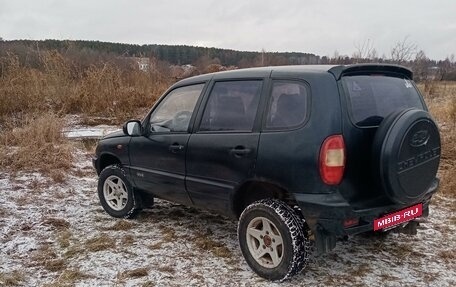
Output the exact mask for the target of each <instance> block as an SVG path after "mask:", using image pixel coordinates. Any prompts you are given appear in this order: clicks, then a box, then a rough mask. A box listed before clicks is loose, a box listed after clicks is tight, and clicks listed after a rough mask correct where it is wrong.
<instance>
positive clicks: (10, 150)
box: [0, 51, 173, 182]
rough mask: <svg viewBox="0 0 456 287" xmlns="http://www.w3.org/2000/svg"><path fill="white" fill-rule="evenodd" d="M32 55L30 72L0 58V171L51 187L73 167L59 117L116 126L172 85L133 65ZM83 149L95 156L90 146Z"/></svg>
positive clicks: (52, 53)
mask: <svg viewBox="0 0 456 287" xmlns="http://www.w3.org/2000/svg"><path fill="white" fill-rule="evenodd" d="M35 52H36V53H37V54H38V55H39V57H38V58H37V61H38V62H37V63H35V64H34V66H33V68H32V67H30V66H27V65H26V64H24V63H22V62H21V60H20V59H19V57H18V56H17V55H14V54H11V53H6V56H4V57H0V67H1V70H0V168H8V169H10V170H11V171H18V170H26V171H29V170H38V171H41V172H44V173H46V174H48V175H50V177H51V178H52V179H53V180H54V181H55V182H63V181H64V180H65V173H64V172H63V171H64V170H67V169H68V168H69V167H70V166H71V162H72V157H71V152H70V150H71V148H70V146H69V145H68V142H67V140H66V139H65V138H64V137H63V136H62V133H61V131H62V127H63V125H64V121H63V118H62V116H63V115H65V114H80V115H82V118H83V119H98V122H101V121H102V122H105V123H107V122H108V123H110V124H120V123H122V122H124V121H125V120H127V119H130V118H131V117H132V116H133V115H136V114H137V111H144V110H147V109H148V108H150V107H151V106H152V104H153V103H154V102H155V101H156V99H157V98H158V96H159V95H160V94H161V93H162V92H163V91H164V90H165V89H166V88H167V87H168V86H169V85H170V84H171V83H172V81H173V80H172V79H171V77H170V76H169V75H168V74H167V73H163V71H161V70H158V68H156V69H151V71H150V72H147V73H146V72H143V71H140V70H139V69H138V68H137V65H136V64H135V63H131V65H126V64H125V63H123V64H122V65H120V64H119V63H118V62H116V61H114V60H113V61H109V62H94V63H93V64H92V65H83V64H82V62H83V60H84V59H79V60H80V62H75V60H74V59H70V58H67V56H66V55H62V54H60V53H58V52H56V51H44V52H40V51H35ZM4 55H5V54H4ZM84 145H85V146H86V149H87V150H93V147H94V143H93V142H87V143H84Z"/></svg>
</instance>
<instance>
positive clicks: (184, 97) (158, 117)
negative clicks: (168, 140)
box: [149, 84, 204, 132]
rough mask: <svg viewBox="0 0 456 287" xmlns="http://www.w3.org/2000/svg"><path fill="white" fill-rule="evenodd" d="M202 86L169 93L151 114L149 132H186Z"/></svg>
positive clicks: (193, 86)
mask: <svg viewBox="0 0 456 287" xmlns="http://www.w3.org/2000/svg"><path fill="white" fill-rule="evenodd" d="M203 87H204V84H199V85H192V86H187V87H182V88H177V89H175V90H173V91H171V92H170V93H169V94H168V95H167V96H166V98H165V99H163V101H162V102H161V103H160V104H159V106H158V107H157V108H156V109H155V111H154V112H153V113H152V115H151V117H150V121H149V127H150V131H151V132H186V131H187V129H188V124H189V122H190V118H191V117H192V114H193V110H194V109H195V105H196V101H197V100H198V97H199V95H200V94H201V91H202V90H203Z"/></svg>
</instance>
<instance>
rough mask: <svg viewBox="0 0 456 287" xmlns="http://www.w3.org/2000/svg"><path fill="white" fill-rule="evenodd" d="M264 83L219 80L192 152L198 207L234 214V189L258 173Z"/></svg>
mask: <svg viewBox="0 0 456 287" xmlns="http://www.w3.org/2000/svg"><path fill="white" fill-rule="evenodd" d="M262 89H263V80H261V79H252V80H229V81H215V82H214V83H213V85H212V88H211V90H210V93H209V95H208V99H207V101H206V105H205V107H204V109H203V110H202V112H201V115H200V121H199V125H198V126H197V128H196V130H195V132H194V133H193V134H192V135H191V137H190V140H189V143H188V151H187V177H186V185H187V190H188V192H189V194H190V197H191V199H192V201H193V203H194V204H195V205H196V206H200V207H203V208H209V209H216V210H218V211H220V212H229V210H230V209H231V205H230V197H231V195H232V192H233V190H235V188H236V187H237V186H239V185H240V184H242V183H243V182H244V181H245V180H246V179H248V178H250V177H251V176H252V175H253V173H254V168H255V161H256V156H257V148H258V140H259V135H260V134H259V128H258V127H257V126H258V123H259V119H258V117H257V112H258V107H259V103H260V98H261V93H262Z"/></svg>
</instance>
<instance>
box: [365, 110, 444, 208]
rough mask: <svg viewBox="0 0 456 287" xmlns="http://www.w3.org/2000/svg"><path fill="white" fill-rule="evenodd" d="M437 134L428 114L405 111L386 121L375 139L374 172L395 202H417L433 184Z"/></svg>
mask: <svg viewBox="0 0 456 287" xmlns="http://www.w3.org/2000/svg"><path fill="white" fill-rule="evenodd" d="M440 151H441V147H440V135H439V130H438V128H437V125H436V124H435V122H434V120H433V119H432V117H431V116H430V115H429V113H428V112H426V111H423V110H418V109H407V110H404V111H401V112H395V113H393V114H391V115H390V116H388V117H387V118H385V120H383V122H382V123H381V125H380V127H379V128H378V130H377V132H376V135H375V138H374V151H373V153H374V154H373V156H374V160H373V163H374V165H375V166H374V170H375V171H376V175H375V176H376V177H377V178H378V179H379V180H380V186H381V187H382V189H383V190H384V192H385V194H386V195H387V196H388V197H389V198H390V199H391V200H392V201H393V202H396V203H400V204H409V203H415V202H417V201H419V200H420V199H421V198H422V197H423V195H424V194H425V193H426V191H427V190H428V189H429V187H430V186H431V184H432V182H433V181H434V179H435V177H436V174H437V169H438V167H439V162H440Z"/></svg>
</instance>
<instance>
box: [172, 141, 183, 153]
mask: <svg viewBox="0 0 456 287" xmlns="http://www.w3.org/2000/svg"><path fill="white" fill-rule="evenodd" d="M182 150H184V146H183V145H180V144H178V143H173V144H172V145H170V146H169V151H170V152H172V153H177V152H180V151H182Z"/></svg>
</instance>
